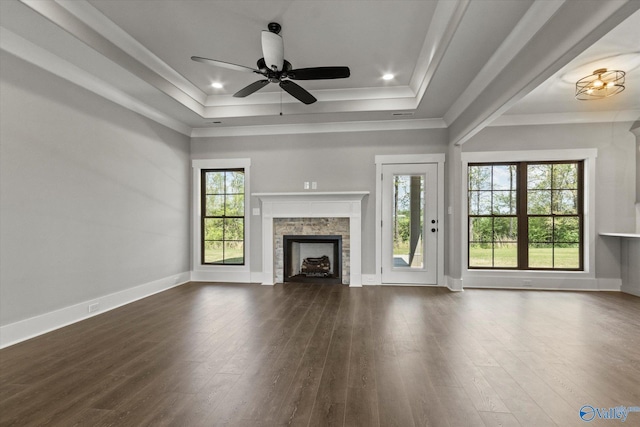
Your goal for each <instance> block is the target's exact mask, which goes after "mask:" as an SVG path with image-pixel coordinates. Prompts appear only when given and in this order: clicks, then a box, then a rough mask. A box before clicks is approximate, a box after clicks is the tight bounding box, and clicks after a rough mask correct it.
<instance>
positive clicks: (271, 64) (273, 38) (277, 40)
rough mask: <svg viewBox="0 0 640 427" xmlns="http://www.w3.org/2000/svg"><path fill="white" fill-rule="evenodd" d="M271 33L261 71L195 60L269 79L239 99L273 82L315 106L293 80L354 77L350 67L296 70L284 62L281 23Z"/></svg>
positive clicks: (265, 41) (238, 95)
mask: <svg viewBox="0 0 640 427" xmlns="http://www.w3.org/2000/svg"><path fill="white" fill-rule="evenodd" d="M267 28H268V29H269V31H263V32H262V55H263V57H262V58H260V59H259V60H258V62H257V68H251V67H245V66H244V65H237V64H231V63H229V62H224V61H218V60H216V59H209V58H203V57H200V56H192V57H191V59H192V60H193V61H197V62H202V63H205V64H209V65H214V66H216V67H222V68H227V69H231V70H234V71H243V72H252V73H256V74H260V75H261V76H263V77H265V79H262V80H258V81H256V82H253V83H251V84H250V85H248V86H246V87H244V88H242V89H240V90H239V91H238V92H236V93H234V94H233V96H234V97H236V98H244V97H245V96H249V95H251V94H252V93H254V92H257V91H258V90H260V89H262V88H263V87H264V86H266V85H267V84H269V83H278V85H279V86H280V87H281V88H282V90H284V91H285V92H287V93H288V94H289V95H291V96H293V97H294V98H296V99H297V100H298V101H300V102H302V103H304V104H307V105H308V104H313V103H314V102H316V101H317V99H316V98H315V97H314V96H313V95H311V94H310V93H309V92H307V90H306V89H304V88H303V87H302V86H300V85H298V84H297V83H294V82H292V81H291V80H327V79H345V78H347V77H349V76H350V75H351V71H350V70H349V67H344V66H341V67H312V68H300V69H297V70H296V69H293V67H292V66H291V63H290V62H289V61H287V60H286V59H284V43H283V40H282V36H280V30H281V29H282V27H281V26H280V24H278V23H277V22H271V23H269V25H268V26H267Z"/></svg>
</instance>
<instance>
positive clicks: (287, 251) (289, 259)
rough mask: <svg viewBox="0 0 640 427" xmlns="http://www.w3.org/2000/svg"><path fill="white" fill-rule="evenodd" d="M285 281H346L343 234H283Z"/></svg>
mask: <svg viewBox="0 0 640 427" xmlns="http://www.w3.org/2000/svg"><path fill="white" fill-rule="evenodd" d="M282 246H283V249H284V275H283V277H284V281H285V282H318V283H334V284H341V283H342V236H333V235H331V236H315V235H313V236H283V245H282Z"/></svg>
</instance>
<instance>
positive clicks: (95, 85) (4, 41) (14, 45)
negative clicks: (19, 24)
mask: <svg viewBox="0 0 640 427" xmlns="http://www.w3.org/2000/svg"><path fill="white" fill-rule="evenodd" d="M0 49H2V50H3V51H5V52H8V53H10V54H12V55H14V56H16V57H18V58H20V59H22V60H24V61H27V62H29V63H31V64H33V65H35V66H37V67H40V68H42V69H43V70H45V71H48V72H50V73H52V74H54V75H56V76H58V77H60V78H62V79H64V80H67V81H69V82H71V83H73V84H75V85H77V86H80V87H82V88H84V89H87V90H89V91H91V92H93V93H95V94H96V95H99V96H101V97H103V98H105V99H108V100H109V101H112V102H114V103H116V104H118V105H121V106H123V107H125V108H127V109H129V110H131V111H134V112H136V113H138V114H140V115H142V116H144V117H147V118H148V119H151V120H153V121H155V122H157V123H160V124H161V125H164V126H166V127H168V128H170V129H173V130H175V131H176V132H179V133H181V134H184V135H187V136H189V135H190V134H191V127H190V126H187V125H186V124H184V123H182V122H181V121H179V120H176V119H174V118H172V117H170V116H167V115H166V114H164V113H162V112H160V111H158V110H156V109H155V108H152V107H150V106H148V105H147V104H145V103H143V102H141V101H139V100H137V99H135V98H133V97H131V96H129V95H128V94H126V93H125V92H123V91H121V90H119V89H117V88H115V87H113V86H112V85H110V84H109V83H107V82H105V81H104V80H101V79H98V78H97V77H95V76H94V75H93V74H91V73H89V72H87V71H84V70H82V69H81V68H78V67H76V66H75V65H73V64H71V63H70V62H68V61H66V60H64V59H62V58H60V57H59V56H56V55H54V54H52V53H51V52H49V51H47V50H45V49H43V48H41V47H39V46H36V45H35V44H33V43H31V42H30V41H28V40H26V39H24V38H22V37H20V36H19V35H17V34H15V33H13V32H11V31H10V30H8V29H6V28H4V27H0Z"/></svg>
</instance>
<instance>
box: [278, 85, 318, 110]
mask: <svg viewBox="0 0 640 427" xmlns="http://www.w3.org/2000/svg"><path fill="white" fill-rule="evenodd" d="M280 87H281V88H282V89H284V90H285V92H287V93H288V94H289V95H291V96H293V97H294V98H296V99H297V100H298V101H300V102H302V103H304V104H307V105H309V104H313V103H314V102H316V101H317V99H316V98H315V97H314V96H313V95H311V94H310V93H309V92H307V91H306V90H305V89H304V88H302V86H299V85H297V84H296V83H294V82H292V81H290V80H282V81H281V82H280Z"/></svg>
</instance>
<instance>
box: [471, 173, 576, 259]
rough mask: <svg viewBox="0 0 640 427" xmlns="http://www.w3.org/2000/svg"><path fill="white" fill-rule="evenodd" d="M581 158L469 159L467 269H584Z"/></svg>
mask: <svg viewBox="0 0 640 427" xmlns="http://www.w3.org/2000/svg"><path fill="white" fill-rule="evenodd" d="M583 175H584V163H583V161H559V162H555V161H554V162H509V163H469V165H468V213H469V215H468V236H469V240H468V242H469V245H468V267H469V268H473V269H482V268H491V269H519V270H576V271H582V270H583V253H584V250H583V204H584V203H583Z"/></svg>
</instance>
